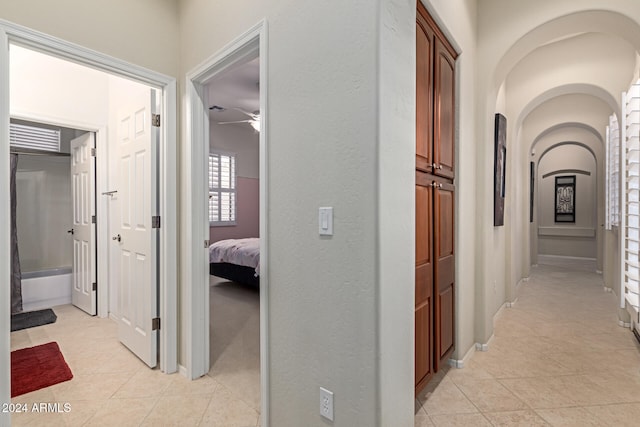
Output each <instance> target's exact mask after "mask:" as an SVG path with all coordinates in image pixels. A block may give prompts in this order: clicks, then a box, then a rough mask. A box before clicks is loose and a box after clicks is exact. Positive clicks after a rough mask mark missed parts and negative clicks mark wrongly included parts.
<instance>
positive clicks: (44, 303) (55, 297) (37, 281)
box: [22, 267, 71, 311]
mask: <svg viewBox="0 0 640 427" xmlns="http://www.w3.org/2000/svg"><path fill="white" fill-rule="evenodd" d="M63 304H71V267H60V268H52V269H48V270H40V271H30V272H24V273H22V309H23V311H33V310H40V309H43V308H50V307H53V306H56V305H63Z"/></svg>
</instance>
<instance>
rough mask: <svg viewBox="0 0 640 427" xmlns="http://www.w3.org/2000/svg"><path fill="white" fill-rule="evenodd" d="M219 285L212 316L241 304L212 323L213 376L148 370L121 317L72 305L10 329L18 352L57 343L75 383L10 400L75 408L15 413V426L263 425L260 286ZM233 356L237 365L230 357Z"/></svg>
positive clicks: (213, 282) (62, 384) (12, 342)
mask: <svg viewBox="0 0 640 427" xmlns="http://www.w3.org/2000/svg"><path fill="white" fill-rule="evenodd" d="M217 283H218V282H217V281H215V280H213V281H212V296H211V298H212V304H214V307H215V308H216V310H213V309H212V316H214V315H213V313H214V312H215V313H216V314H215V315H216V316H220V315H224V314H225V312H224V311H223V310H221V309H220V305H221V304H222V305H226V306H227V310H228V307H234V306H235V307H236V310H235V312H236V316H235V317H233V318H230V319H229V323H223V322H220V321H217V322H212V324H213V323H215V324H216V325H220V327H221V329H220V330H218V329H217V328H215V329H214V330H213V331H212V334H213V336H212V340H214V339H215V340H216V342H219V343H220V346H219V347H218V348H217V349H216V351H215V352H212V355H215V358H216V359H213V358H212V359H213V360H212V361H213V362H214V365H213V367H212V370H211V372H210V373H209V375H206V376H204V377H202V378H200V379H198V380H195V381H188V380H187V379H186V378H184V377H183V376H182V375H180V374H173V375H165V374H162V373H161V372H159V371H158V370H157V369H155V370H151V369H149V368H147V367H146V365H144V364H143V363H142V362H140V361H139V360H138V358H136V357H135V356H134V355H133V354H132V353H131V352H129V350H127V349H126V348H125V347H124V346H123V345H122V344H120V343H119V342H118V340H117V325H116V323H115V322H113V321H112V320H109V319H100V318H96V317H91V316H88V315H86V314H85V313H83V312H82V311H80V310H78V309H77V308H75V307H73V306H71V305H65V306H59V307H54V311H55V312H56V314H57V316H58V319H57V321H56V323H54V324H51V325H45V326H41V327H37V328H31V329H26V330H22V331H17V332H13V333H11V349H12V350H15V349H18V348H24V347H31V346H35V345H39V344H44V343H47V342H50V341H56V342H57V343H58V345H59V346H60V349H61V351H62V353H63V355H64V357H65V359H66V361H67V363H68V365H69V366H70V368H71V370H72V372H73V374H74V378H73V379H72V380H71V381H68V382H64V383H61V384H56V385H54V386H51V387H48V388H46V389H42V390H38V391H35V392H32V393H28V394H25V395H22V396H18V397H16V398H13V399H12V402H13V403H29V404H30V405H29V406H31V404H32V403H34V402H38V403H39V402H58V403H69V404H70V405H71V411H70V412H68V413H21V414H13V416H12V425H14V426H23V425H29V426H47V427H49V426H119V427H120V426H214V427H218V426H219V427H234V426H235V427H255V426H260V419H259V409H260V406H259V405H260V374H259V359H260V358H259V353H260V351H259V332H258V327H259V315H258V314H257V313H252V310H253V311H257V310H258V309H259V303H258V301H259V298H258V299H256V297H257V292H255V290H253V291H251V290H247V289H244V291H245V292H243V289H242V288H241V289H240V291H238V290H235V291H234V289H233V287H232V286H228V284H221V285H220V288H221V289H222V291H221V292H220V295H218V294H216V291H215V290H214V288H215V287H216V286H218V285H217ZM214 294H215V295H214ZM234 298H235V301H234ZM242 316H244V317H243V318H242ZM216 320H220V319H216ZM234 322H235V323H234ZM256 322H258V323H256ZM225 328H227V329H228V330H227V331H224V329H225ZM252 328H253V329H255V331H253V332H252V331H251V329H252ZM221 338H223V339H222V340H221ZM256 354H257V356H256ZM239 355H242V357H240V356H239ZM234 358H235V360H237V363H231V362H224V361H228V360H230V359H234Z"/></svg>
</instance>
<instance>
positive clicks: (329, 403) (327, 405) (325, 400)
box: [320, 387, 333, 421]
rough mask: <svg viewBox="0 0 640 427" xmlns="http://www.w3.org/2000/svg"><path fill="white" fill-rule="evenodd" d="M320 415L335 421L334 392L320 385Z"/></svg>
mask: <svg viewBox="0 0 640 427" xmlns="http://www.w3.org/2000/svg"><path fill="white" fill-rule="evenodd" d="M320 415H322V416H323V417H325V418H326V419H328V420H331V421H333V393H332V392H330V391H329V390H327V389H326V388H322V387H320Z"/></svg>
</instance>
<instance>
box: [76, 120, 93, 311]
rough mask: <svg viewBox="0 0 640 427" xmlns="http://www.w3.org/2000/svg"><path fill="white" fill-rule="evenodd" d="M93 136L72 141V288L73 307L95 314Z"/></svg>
mask: <svg viewBox="0 0 640 427" xmlns="http://www.w3.org/2000/svg"><path fill="white" fill-rule="evenodd" d="M94 145H95V134H93V133H91V132H89V133H86V134H84V135H82V136H80V137H78V138H76V139H74V140H72V141H71V192H72V204H73V228H72V229H71V230H69V232H70V233H71V235H72V237H73V262H72V263H73V266H72V268H73V275H72V276H73V288H72V292H71V301H72V302H73V305H75V306H76V307H78V308H80V309H82V310H84V311H86V312H87V313H89V314H91V315H92V316H95V314H96V289H95V286H94V285H95V283H96V225H95V223H94V222H93V221H92V218H93V217H94V215H95V208H96V204H95V199H94V197H95V188H96V168H95V157H93V155H92V149H93V148H94Z"/></svg>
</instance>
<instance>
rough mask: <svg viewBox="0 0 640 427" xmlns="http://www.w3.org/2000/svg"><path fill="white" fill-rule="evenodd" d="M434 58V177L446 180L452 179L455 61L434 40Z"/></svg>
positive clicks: (438, 42)
mask: <svg viewBox="0 0 640 427" xmlns="http://www.w3.org/2000/svg"><path fill="white" fill-rule="evenodd" d="M434 50H435V57H434V83H433V88H434V98H433V101H434V107H433V108H434V118H433V127H434V136H433V140H434V144H433V162H434V163H435V167H434V171H433V173H434V174H435V175H439V176H442V177H445V178H453V177H454V176H455V171H454V165H455V151H454V147H455V137H454V135H455V101H456V98H455V81H456V80H455V59H454V56H453V55H452V54H451V52H449V50H448V49H447V47H446V46H445V45H444V44H443V43H442V42H441V41H440V40H439V39H437V38H436V40H435V45H434Z"/></svg>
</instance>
